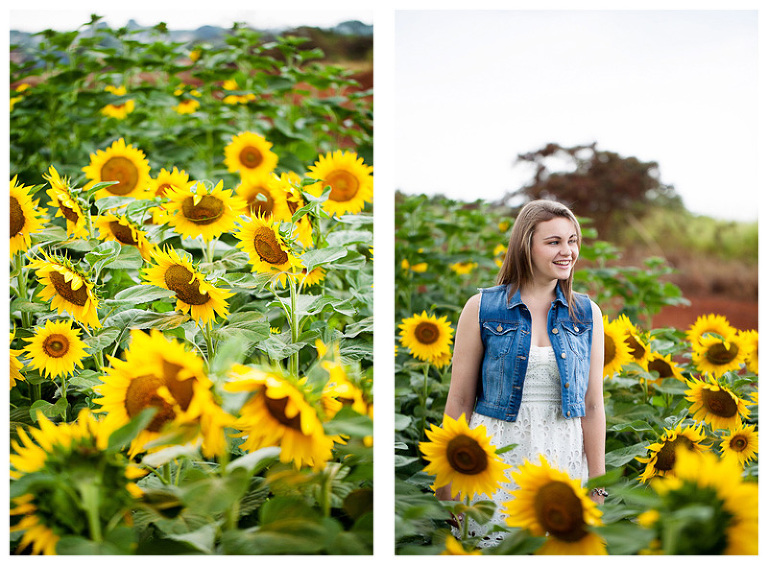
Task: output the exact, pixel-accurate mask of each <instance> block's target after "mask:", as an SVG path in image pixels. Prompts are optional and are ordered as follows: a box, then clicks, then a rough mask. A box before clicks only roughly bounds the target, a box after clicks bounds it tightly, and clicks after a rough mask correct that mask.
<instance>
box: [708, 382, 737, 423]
mask: <svg viewBox="0 0 768 565" xmlns="http://www.w3.org/2000/svg"><path fill="white" fill-rule="evenodd" d="M701 401H702V403H703V404H704V406H705V407H706V408H707V411H709V413H711V414H714V415H715V416H721V417H723V418H732V417H733V416H735V415H736V412H737V411H738V406H737V404H736V401H735V400H734V399H733V396H731V395H730V394H729V393H728V391H725V390H723V389H717V390H710V389H708V388H705V389H703V390H702V391H701Z"/></svg>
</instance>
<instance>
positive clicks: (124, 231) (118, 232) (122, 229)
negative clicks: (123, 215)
mask: <svg viewBox="0 0 768 565" xmlns="http://www.w3.org/2000/svg"><path fill="white" fill-rule="evenodd" d="M109 229H110V231H111V232H112V235H114V236H115V239H116V240H117V241H119V242H120V243H124V244H126V245H138V244H139V242H138V241H137V240H136V235H135V233H134V231H133V230H132V229H131V227H130V226H126V225H124V224H121V223H120V222H117V221H115V222H110V223H109Z"/></svg>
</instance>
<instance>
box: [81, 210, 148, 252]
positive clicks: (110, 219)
mask: <svg viewBox="0 0 768 565" xmlns="http://www.w3.org/2000/svg"><path fill="white" fill-rule="evenodd" d="M94 225H95V226H96V227H97V228H98V229H99V237H100V238H101V239H103V240H104V241H117V242H119V243H120V244H121V245H128V246H130V247H135V248H136V249H138V250H139V253H141V256H142V257H143V258H144V260H145V261H148V260H149V257H150V252H151V251H152V247H153V246H152V244H151V243H150V242H149V241H148V240H147V232H145V231H144V230H142V229H141V228H139V226H137V225H136V224H134V223H133V222H132V221H131V220H129V219H128V218H127V217H126V216H116V215H115V214H112V213H110V212H107V213H106V214H104V215H103V216H99V217H98V218H96V220H95V221H94Z"/></svg>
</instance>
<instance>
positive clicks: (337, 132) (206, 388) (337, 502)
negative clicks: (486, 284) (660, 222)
mask: <svg viewBox="0 0 768 565" xmlns="http://www.w3.org/2000/svg"><path fill="white" fill-rule="evenodd" d="M99 20H100V18H98V17H96V16H93V18H92V21H91V22H89V23H87V24H84V25H83V26H81V28H80V29H78V30H74V31H71V32H56V31H52V30H46V31H44V32H41V33H40V34H37V36H38V38H39V40H40V41H39V44H38V45H37V47H36V48H35V49H34V50H29V49H22V48H18V49H14V47H15V46H13V45H12V46H11V51H12V60H11V65H10V74H11V77H10V84H11V90H12V92H11V109H10V111H11V115H10V126H11V129H10V169H11V175H12V178H11V180H10V279H9V282H10V286H9V290H10V308H9V314H10V336H9V339H10V393H9V395H10V397H9V400H10V434H11V454H10V479H11V480H10V493H9V494H10V552H11V553H32V554H286V553H288V554H342V553H348V554H349V553H351V554H370V553H372V548H373V447H372V445H373V441H372V433H373V423H372V418H373V396H372V375H373V367H372V364H373V363H372V361H373V318H372V315H373V288H372V286H373V263H372V260H373V222H372V219H373V215H372V194H373V169H372V166H371V160H372V91H370V90H364V89H362V88H360V87H359V84H358V83H357V82H356V81H355V80H354V79H353V78H352V76H351V71H349V70H346V69H345V68H344V67H342V66H338V65H331V64H327V63H326V62H324V61H321V59H322V57H323V53H322V52H320V51H319V50H318V49H307V48H304V47H303V43H304V41H305V40H304V39H302V38H300V37H293V36H290V35H287V36H281V37H277V38H275V39H270V40H269V41H267V40H265V39H264V38H263V37H262V36H261V34H260V33H259V32H256V31H254V30H251V29H249V28H247V27H245V26H242V25H240V24H235V25H234V26H233V27H232V29H231V30H229V31H227V33H226V34H225V38H224V41H221V42H197V43H195V44H189V43H180V42H175V41H172V40H171V39H170V37H169V35H168V30H167V28H166V27H165V25H164V24H159V25H157V26H156V27H155V28H153V29H151V30H149V31H147V30H144V31H142V32H139V31H137V30H129V29H127V28H120V29H112V28H110V27H109V26H107V25H105V24H104V23H103V22H100V21H99ZM139 33H141V35H139Z"/></svg>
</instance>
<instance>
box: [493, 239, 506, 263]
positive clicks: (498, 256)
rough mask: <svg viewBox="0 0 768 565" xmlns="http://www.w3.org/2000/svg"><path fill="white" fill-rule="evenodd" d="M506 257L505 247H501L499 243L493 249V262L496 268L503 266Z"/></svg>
mask: <svg viewBox="0 0 768 565" xmlns="http://www.w3.org/2000/svg"><path fill="white" fill-rule="evenodd" d="M506 257H507V246H506V245H502V244H501V243H499V244H498V245H497V246H496V247H494V248H493V262H494V263H496V266H497V267H499V268H501V266H502V265H503V264H504V259H505V258H506Z"/></svg>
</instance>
